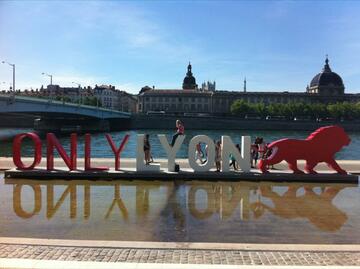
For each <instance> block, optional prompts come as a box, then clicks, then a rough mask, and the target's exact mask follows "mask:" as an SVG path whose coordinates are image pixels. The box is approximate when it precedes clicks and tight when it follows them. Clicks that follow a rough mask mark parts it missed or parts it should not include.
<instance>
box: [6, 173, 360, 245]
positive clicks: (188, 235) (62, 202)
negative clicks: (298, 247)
mask: <svg viewBox="0 0 360 269" xmlns="http://www.w3.org/2000/svg"><path fill="white" fill-rule="evenodd" d="M359 213H360V188H359V186H357V185H347V184H334V183H332V184H320V183H314V184H309V183H308V184H304V183H265V182H260V183H251V182H241V181H239V182H225V181H221V180H220V179H219V181H218V182H208V181H195V180H193V181H178V180H175V181H156V180H152V181H140V180H132V181H126V180H116V181H101V180H97V181H87V180H71V181H69V180H49V181H44V180H39V181H37V180H19V179H5V180H4V179H3V178H2V175H1V174H0V214H1V218H0V237H28V238H29V237H32V238H59V239H80V240H81V239H88V240H125V241H160V242H169V241H170V242H224V243H226V242H228V243H230V242H231V243H293V244H294V243H305V244H335V243H337V244H359V243H360V233H359V229H360V214H359Z"/></svg>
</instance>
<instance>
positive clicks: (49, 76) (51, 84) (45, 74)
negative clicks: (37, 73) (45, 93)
mask: <svg viewBox="0 0 360 269" xmlns="http://www.w3.org/2000/svg"><path fill="white" fill-rule="evenodd" d="M41 75H44V76H48V77H50V85H52V77H53V76H52V75H49V74H46V73H41Z"/></svg>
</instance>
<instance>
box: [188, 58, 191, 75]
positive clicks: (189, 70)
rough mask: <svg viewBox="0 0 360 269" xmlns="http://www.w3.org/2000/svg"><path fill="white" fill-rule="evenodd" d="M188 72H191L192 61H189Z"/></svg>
mask: <svg viewBox="0 0 360 269" xmlns="http://www.w3.org/2000/svg"><path fill="white" fill-rule="evenodd" d="M188 73H189V74H191V63H190V61H189V65H188Z"/></svg>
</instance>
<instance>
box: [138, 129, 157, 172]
mask: <svg viewBox="0 0 360 269" xmlns="http://www.w3.org/2000/svg"><path fill="white" fill-rule="evenodd" d="M144 137H145V135H143V134H138V135H137V148H136V171H137V172H141V171H149V172H159V171H160V164H159V163H156V164H148V165H146V164H145V154H144Z"/></svg>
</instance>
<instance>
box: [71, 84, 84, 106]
mask: <svg viewBox="0 0 360 269" xmlns="http://www.w3.org/2000/svg"><path fill="white" fill-rule="evenodd" d="M71 83H72V84H76V85H78V87H79V90H78V95H79V96H78V97H79V105H81V103H82V94H81V84H80V83H76V82H74V81H73V82H71Z"/></svg>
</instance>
